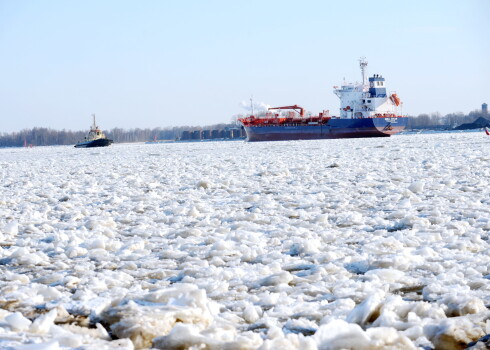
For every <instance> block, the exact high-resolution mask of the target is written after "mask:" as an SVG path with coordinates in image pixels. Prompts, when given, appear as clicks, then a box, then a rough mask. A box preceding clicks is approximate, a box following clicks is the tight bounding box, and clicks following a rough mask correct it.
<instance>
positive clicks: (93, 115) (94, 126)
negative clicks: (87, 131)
mask: <svg viewBox="0 0 490 350" xmlns="http://www.w3.org/2000/svg"><path fill="white" fill-rule="evenodd" d="M92 118H93V119H94V123H93V124H92V129H94V130H95V129H97V125H96V124H95V114H92Z"/></svg>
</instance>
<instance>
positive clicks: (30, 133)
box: [0, 110, 489, 147]
mask: <svg viewBox="0 0 490 350" xmlns="http://www.w3.org/2000/svg"><path fill="white" fill-rule="evenodd" d="M479 117H484V118H487V119H489V115H485V114H484V113H483V112H482V111H481V110H475V111H472V112H470V113H468V114H463V113H449V114H446V115H444V116H442V115H441V114H440V113H432V114H419V115H418V116H414V117H411V118H410V119H409V121H408V125H407V129H408V130H410V129H439V130H451V129H454V128H455V127H457V126H458V125H461V124H464V123H471V122H473V121H474V120H475V119H477V118H479ZM233 127H236V124H234V123H228V124H226V123H223V124H216V125H210V126H204V127H201V126H178V127H166V128H153V129H150V128H146V129H140V128H136V129H129V130H126V129H122V128H113V129H111V130H104V132H105V134H106V136H107V137H108V138H110V139H112V140H114V142H118V143H125V142H145V141H151V140H153V139H157V140H176V139H178V138H180V136H181V135H182V133H183V132H184V131H191V132H192V131H194V130H212V129H213V130H214V129H221V130H223V129H227V128H233ZM86 134H87V131H70V130H54V129H49V128H42V127H36V128H32V129H24V130H21V131H19V132H12V133H0V147H22V146H30V145H32V146H51V145H72V144H75V143H77V142H79V141H81V140H83V138H84V137H85V136H86Z"/></svg>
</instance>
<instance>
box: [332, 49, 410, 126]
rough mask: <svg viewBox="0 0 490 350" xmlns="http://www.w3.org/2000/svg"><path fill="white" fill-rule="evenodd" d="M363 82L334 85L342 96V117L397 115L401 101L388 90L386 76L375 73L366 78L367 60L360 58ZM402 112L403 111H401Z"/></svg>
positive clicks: (335, 91)
mask: <svg viewBox="0 0 490 350" xmlns="http://www.w3.org/2000/svg"><path fill="white" fill-rule="evenodd" d="M359 65H360V67H361V72H362V84H344V85H342V86H341V87H340V88H339V87H337V86H334V93H335V94H336V95H337V96H338V97H339V98H340V118H351V119H353V118H356V119H357V118H379V117H397V116H399V113H398V109H399V108H400V109H401V102H400V99H399V98H398V96H397V94H396V93H394V92H393V93H390V94H388V93H387V92H386V86H385V78H383V77H382V76H381V75H379V74H374V75H373V76H372V77H369V79H366V76H367V73H366V67H367V61H366V60H365V59H364V58H361V59H360V60H359ZM400 114H401V113H400Z"/></svg>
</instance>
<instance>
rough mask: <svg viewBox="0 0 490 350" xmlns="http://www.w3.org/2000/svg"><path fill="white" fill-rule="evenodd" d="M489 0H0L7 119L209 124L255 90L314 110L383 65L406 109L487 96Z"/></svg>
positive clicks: (333, 104) (13, 125)
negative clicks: (338, 88) (363, 68)
mask: <svg viewBox="0 0 490 350" xmlns="http://www.w3.org/2000/svg"><path fill="white" fill-rule="evenodd" d="M489 19H490V1H488V0H468V1H456V0H445V1H441V0H431V1H388V0H378V1H376V2H372V1H360V0H359V1H356V0H352V1H343V2H340V1H308V0H304V1H288V0H285V1H284V0H283V1H265V0H263V1H255V0H247V1H224V0H223V1H204V0H203V1H197V0H187V1H164V0H161V1H150V0H145V1H124V0H122V1H121V0H106V1H91V0H86V1H61V0H58V1H55V0H42V1H41V0H37V1H29V0H22V1H17V0H0V118H1V121H2V123H1V126H0V132H11V131H18V130H21V129H24V128H32V127H50V128H55V129H68V130H85V129H87V128H88V126H89V125H90V123H91V117H90V115H91V114H92V113H95V114H96V115H97V118H98V122H99V124H100V126H101V127H102V128H103V129H111V128H114V127H122V128H126V129H129V128H137V127H139V128H146V127H166V126H180V125H208V124H214V123H221V122H229V121H230V120H231V118H232V116H233V115H235V114H237V113H243V112H245V111H244V109H243V108H242V107H241V105H240V104H241V102H242V101H248V100H249V99H250V96H251V95H253V96H254V100H255V101H256V102H264V103H266V104H269V105H289V104H298V105H301V106H303V107H305V108H306V109H308V110H310V111H312V112H315V113H317V112H319V111H321V110H323V109H329V110H330V111H332V112H333V113H334V114H335V112H337V110H338V108H339V101H338V98H337V97H336V96H335V95H334V94H333V92H332V86H334V85H339V84H340V83H342V81H343V79H344V77H345V79H346V80H347V81H358V80H360V79H361V75H360V71H359V68H358V59H359V57H361V56H365V57H366V58H367V60H368V61H369V66H368V72H369V74H373V73H378V74H382V75H383V76H384V77H385V78H386V79H387V85H388V89H389V90H390V91H396V92H397V93H398V95H399V96H400V97H401V99H402V101H403V102H404V110H403V112H404V113H408V114H412V115H417V114H420V113H434V112H440V113H442V114H446V113H450V112H459V111H460V112H464V113H467V112H469V111H472V110H475V109H478V108H480V106H481V103H483V102H487V103H490V87H489V81H490V64H489V62H490V47H489V44H490V43H489V38H490V20H489Z"/></svg>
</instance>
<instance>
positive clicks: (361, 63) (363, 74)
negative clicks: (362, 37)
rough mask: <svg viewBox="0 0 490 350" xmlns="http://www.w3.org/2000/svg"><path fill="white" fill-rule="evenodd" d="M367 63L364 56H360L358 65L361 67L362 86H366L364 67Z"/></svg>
mask: <svg viewBox="0 0 490 350" xmlns="http://www.w3.org/2000/svg"><path fill="white" fill-rule="evenodd" d="M367 65H368V62H367V61H366V57H361V58H360V59H359V66H360V67H361V73H362V86H363V87H364V86H366V81H367V70H366V67H367Z"/></svg>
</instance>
